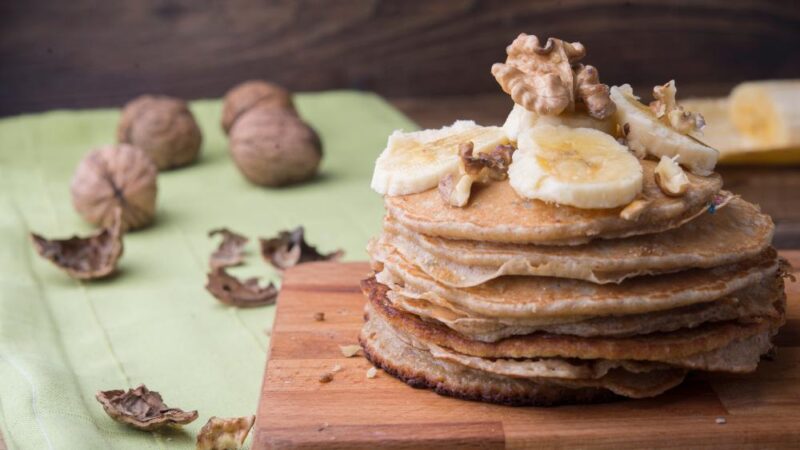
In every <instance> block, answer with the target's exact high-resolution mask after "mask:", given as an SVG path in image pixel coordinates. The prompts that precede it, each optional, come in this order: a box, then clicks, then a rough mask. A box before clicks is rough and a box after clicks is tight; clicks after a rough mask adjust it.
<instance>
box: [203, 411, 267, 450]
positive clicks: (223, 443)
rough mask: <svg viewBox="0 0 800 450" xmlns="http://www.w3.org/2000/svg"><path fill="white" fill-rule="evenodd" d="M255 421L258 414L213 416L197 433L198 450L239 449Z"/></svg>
mask: <svg viewBox="0 0 800 450" xmlns="http://www.w3.org/2000/svg"><path fill="white" fill-rule="evenodd" d="M255 421H256V416H245V417H234V418H230V419H223V418H221V417H212V418H210V419H208V422H206V424H205V425H203V428H201V429H200V434H198V435H197V450H239V449H240V448H242V446H243V445H244V441H245V439H247V435H248V433H250V429H251V428H253V424H254V423H255Z"/></svg>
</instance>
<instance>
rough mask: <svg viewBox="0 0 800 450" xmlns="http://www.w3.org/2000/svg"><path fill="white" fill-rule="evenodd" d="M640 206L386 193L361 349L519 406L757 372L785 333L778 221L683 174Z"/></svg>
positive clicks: (405, 375) (648, 182)
mask: <svg viewBox="0 0 800 450" xmlns="http://www.w3.org/2000/svg"><path fill="white" fill-rule="evenodd" d="M641 164H642V168H643V173H644V187H643V191H642V193H641V195H640V198H641V199H642V200H644V204H646V205H648V206H647V207H646V208H645V209H644V210H643V211H642V212H641V214H640V215H639V216H638V217H637V218H635V219H631V218H630V217H628V219H625V218H623V217H621V215H620V212H621V209H622V208H616V209H602V210H587V209H578V208H573V207H569V206H564V205H556V204H548V203H545V202H541V201H538V200H529V199H524V198H522V197H520V196H518V195H517V194H516V193H515V192H514V191H513V190H512V189H511V187H510V186H509V184H508V182H507V181H500V182H493V183H489V184H485V185H479V186H477V185H476V186H475V187H474V188H473V192H472V196H471V198H470V202H469V205H468V206H467V207H464V208H455V207H450V206H448V205H447V204H445V203H444V202H443V200H442V199H441V198H440V196H439V194H438V192H437V191H436V189H431V190H429V191H426V192H422V193H417V194H410V195H404V196H395V197H391V196H387V197H386V198H385V207H386V210H387V215H386V217H385V219H384V223H383V233H382V234H381V235H380V236H379V237H378V238H376V239H374V240H373V241H372V242H371V243H370V245H369V249H368V250H369V253H370V256H371V258H372V261H373V267H374V269H375V274H374V276H372V277H370V278H368V279H367V280H364V281H363V283H362V289H363V290H364V292H365V294H366V295H367V296H368V297H369V302H368V304H367V309H366V324H365V325H364V328H363V329H362V332H361V335H360V341H361V344H362V346H363V348H364V351H365V353H366V355H367V357H368V358H369V359H370V360H371V361H372V362H373V363H374V364H375V365H377V366H379V367H381V368H383V369H384V370H385V371H386V372H388V373H390V374H392V375H394V376H396V377H398V378H400V379H402V380H403V381H405V382H407V383H408V384H410V385H412V386H415V387H428V388H431V389H434V390H435V391H436V392H439V393H442V394H447V395H452V396H456V397H461V398H467V399H475V400H483V401H490V402H497V403H504V404H515V405H554V404H564V403H582V402H592V401H601V400H605V399H608V398H611V397H614V396H625V397H632V398H641V397H650V396H654V395H658V394H660V393H662V392H664V391H666V390H668V389H670V388H672V387H674V386H676V385H678V384H680V383H681V382H682V381H683V379H684V377H685V376H686V374H687V372H689V371H692V370H697V371H712V372H734V373H742V372H751V371H753V370H755V369H756V366H757V364H758V362H759V360H760V358H761V357H762V356H763V355H765V354H766V353H768V352H769V351H770V350H771V348H772V344H771V338H772V337H773V335H774V334H775V333H776V332H777V330H778V328H779V327H780V326H781V325H782V324H783V323H784V321H785V318H784V317H785V315H784V309H785V308H784V305H785V295H784V292H783V269H782V264H783V263H782V262H781V261H780V260H779V258H778V256H777V254H776V252H775V250H774V249H773V248H772V247H771V246H770V241H771V239H772V233H773V223H772V221H771V220H770V218H769V217H768V216H766V215H764V214H761V212H760V211H759V209H758V207H756V206H754V205H752V204H750V203H747V202H746V201H744V200H742V199H740V198H737V197H735V196H733V195H731V194H730V193H728V192H725V191H722V190H721V187H722V180H721V178H720V177H719V175H717V174H712V175H710V176H707V177H700V176H695V175H692V174H688V177H689V181H690V186H689V189H688V191H687V193H686V194H685V195H683V196H681V197H669V196H666V195H664V194H663V193H662V191H661V190H660V189H659V187H658V186H657V185H656V183H655V181H654V174H653V170H654V167H655V162H651V161H647V160H643V161H641Z"/></svg>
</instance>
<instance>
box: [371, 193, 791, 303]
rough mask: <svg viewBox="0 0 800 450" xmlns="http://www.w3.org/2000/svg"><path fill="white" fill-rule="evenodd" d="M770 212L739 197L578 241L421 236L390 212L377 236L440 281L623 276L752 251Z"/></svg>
mask: <svg viewBox="0 0 800 450" xmlns="http://www.w3.org/2000/svg"><path fill="white" fill-rule="evenodd" d="M774 228H775V227H774V225H773V223H772V219H770V217H769V216H767V215H765V214H761V212H760V211H759V208H758V207H757V206H755V205H753V204H750V203H748V202H746V201H744V200H741V199H739V198H734V199H732V200H731V201H730V203H729V204H728V205H727V206H726V207H724V208H722V209H719V210H717V212H716V213H714V214H702V215H700V216H699V217H698V218H697V219H695V220H692V221H691V222H689V223H686V224H684V225H682V226H681V227H679V228H675V229H673V230H670V231H665V232H664V233H659V234H650V235H642V236H635V237H631V238H628V239H612V240H603V239H600V240H595V241H592V242H591V243H589V244H585V245H580V246H563V245H560V246H534V245H520V244H498V243H491V242H476V241H465V240H450V239H443V238H438V237H432V236H425V235H422V234H419V233H416V232H414V231H411V230H409V229H408V228H406V227H404V226H402V225H400V224H399V223H398V222H397V221H396V220H393V219H391V218H389V217H387V218H386V220H385V221H384V224H383V235H382V236H381V240H382V242H383V243H385V244H389V245H391V246H393V247H394V248H395V249H397V251H398V252H399V253H400V254H402V255H403V257H404V258H405V259H406V260H408V261H410V262H412V263H414V264H415V265H416V266H417V267H419V268H420V269H422V270H423V271H424V272H425V273H426V274H427V275H429V276H430V277H431V278H433V279H435V280H436V281H438V282H439V283H441V284H444V285H447V286H451V287H470V286H477V285H479V284H482V283H485V282H487V281H489V280H492V279H495V278H498V277H501V276H504V275H535V276H548V277H559V278H573V279H579V280H586V281H591V282H593V283H619V282H621V281H623V280H624V279H626V278H630V277H635V276H641V275H653V274H659V273H669V272H675V271H679V270H685V269H690V268H709V267H716V266H721V265H725V264H731V263H735V262H738V261H742V260H745V259H748V258H752V257H755V256H756V255H758V254H759V253H761V252H763V251H764V250H765V249H766V248H767V247H768V246H769V245H770V242H771V241H772V235H773V231H774Z"/></svg>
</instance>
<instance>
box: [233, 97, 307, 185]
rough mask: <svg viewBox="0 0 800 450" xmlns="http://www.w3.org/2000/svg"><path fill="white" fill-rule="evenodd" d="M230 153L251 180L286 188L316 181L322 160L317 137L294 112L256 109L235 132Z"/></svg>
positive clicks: (234, 126)
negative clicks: (298, 183)
mask: <svg viewBox="0 0 800 450" xmlns="http://www.w3.org/2000/svg"><path fill="white" fill-rule="evenodd" d="M230 151H231V155H232V156H233V160H234V162H235V163H236V166H237V167H238V168H239V170H240V171H241V172H242V173H243V174H244V176H245V177H247V179H248V180H250V181H252V182H253V183H255V184H260V185H264V186H283V185H286V184H291V183H297V182H300V181H304V180H307V179H309V178H311V177H313V176H314V175H315V174H316V173H317V168H318V167H319V162H320V160H321V159H322V145H321V143H320V140H319V136H317V133H316V132H315V131H314V129H312V128H311V127H310V126H308V125H307V124H306V123H305V122H303V120H302V119H300V118H299V117H297V115H295V114H294V113H293V112H292V111H287V110H285V109H274V108H256V109H252V110H250V111H248V112H247V114H244V115H242V116H241V117H240V118H239V119H238V120H237V121H236V122H235V123H234V125H233V128H231V134H230Z"/></svg>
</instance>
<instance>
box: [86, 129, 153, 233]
mask: <svg viewBox="0 0 800 450" xmlns="http://www.w3.org/2000/svg"><path fill="white" fill-rule="evenodd" d="M157 175H158V169H157V168H156V165H155V164H154V163H153V160H152V159H151V158H150V157H149V156H147V154H146V153H145V152H144V151H142V150H140V149H139V148H137V147H134V146H132V145H128V144H119V145H112V146H107V147H103V148H100V149H97V150H94V151H92V152H91V153H89V154H88V155H86V157H84V158H83V160H82V161H81V162H80V164H78V168H77V169H76V170H75V175H73V177H72V184H71V185H70V192H71V193H72V204H73V205H74V206H75V209H76V210H77V211H78V213H79V214H80V215H81V216H82V217H83V218H84V219H85V220H86V221H88V222H90V223H93V224H95V225H99V226H106V227H107V226H110V225H111V223H112V222H113V221H114V211H116V210H117V209H120V210H121V211H122V229H123V230H132V229H136V228H141V227H144V226H146V225H149V224H150V223H151V222H152V221H153V218H154V217H155V213H156V193H157V191H158V189H157V187H156V177H157Z"/></svg>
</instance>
